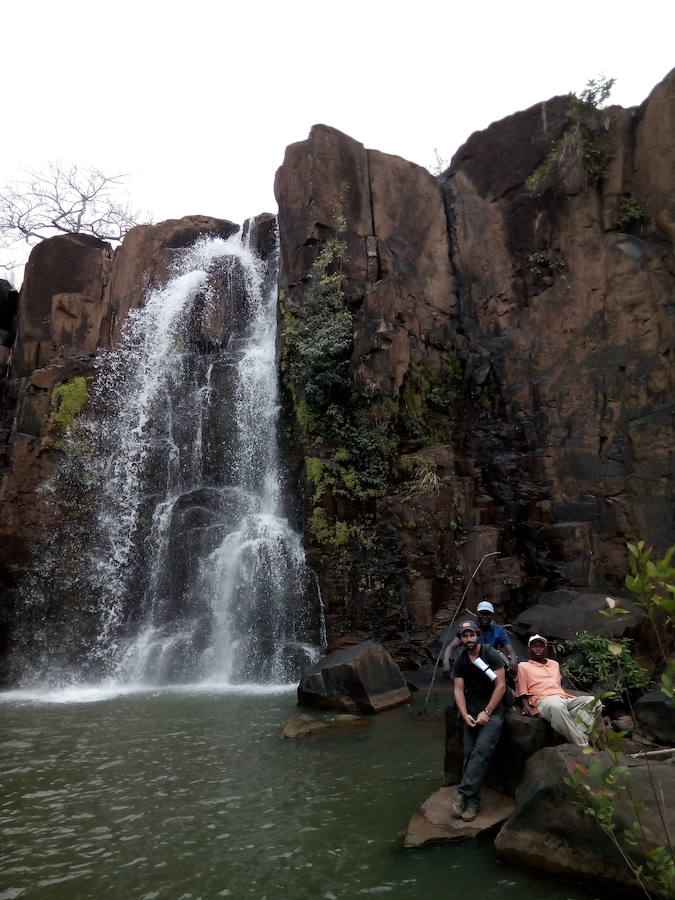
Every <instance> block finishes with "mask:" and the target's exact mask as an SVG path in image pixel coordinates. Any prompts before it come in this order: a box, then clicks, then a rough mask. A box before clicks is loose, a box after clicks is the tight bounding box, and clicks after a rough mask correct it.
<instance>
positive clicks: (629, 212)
mask: <svg viewBox="0 0 675 900" xmlns="http://www.w3.org/2000/svg"><path fill="white" fill-rule="evenodd" d="M644 217H645V211H644V207H643V206H642V204H641V203H640V201H639V200H633V199H632V197H619V200H618V203H617V214H616V227H617V228H618V229H619V230H620V231H628V229H629V228H632V226H633V225H639V224H640V222H642V220H643V219H644Z"/></svg>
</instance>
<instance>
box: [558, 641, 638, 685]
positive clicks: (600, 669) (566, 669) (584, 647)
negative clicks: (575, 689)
mask: <svg viewBox="0 0 675 900" xmlns="http://www.w3.org/2000/svg"><path fill="white" fill-rule="evenodd" d="M565 651H566V652H568V653H573V654H578V655H579V656H580V657H581V661H580V662H577V661H576V659H575V657H574V656H573V657H572V658H571V659H568V660H567V662H565V663H564V664H563V667H562V672H563V675H565V676H566V677H567V678H569V679H570V680H571V681H572V682H573V683H574V684H575V685H578V686H579V687H580V688H581V689H583V690H592V689H593V687H594V686H595V685H597V684H601V685H602V686H603V688H605V689H607V690H608V691H610V692H611V691H613V692H617V693H620V692H621V691H624V690H627V691H639V690H643V689H644V688H645V687H646V686H647V685H648V684H649V680H650V678H649V672H647V670H646V669H643V668H642V666H641V665H639V663H637V662H635V660H634V659H633V657H632V655H631V641H630V639H629V638H606V637H600V636H599V635H595V634H582V635H579V637H578V638H576V639H575V640H573V641H568V642H567V643H566V644H565Z"/></svg>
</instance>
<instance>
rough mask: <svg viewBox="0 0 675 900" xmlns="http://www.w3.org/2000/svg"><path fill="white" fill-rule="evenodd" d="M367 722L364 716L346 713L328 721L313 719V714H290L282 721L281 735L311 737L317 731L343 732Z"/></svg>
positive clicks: (327, 732)
mask: <svg viewBox="0 0 675 900" xmlns="http://www.w3.org/2000/svg"><path fill="white" fill-rule="evenodd" d="M367 723H368V719H367V718H366V717H365V716H352V715H349V714H348V713H345V714H343V715H341V716H335V718H334V719H330V720H329V721H328V722H322V721H320V720H319V719H315V718H314V716H309V715H307V713H301V714H300V715H299V716H292V717H291V718H290V719H288V720H287V721H286V722H285V723H284V727H283V728H282V730H281V736H282V738H286V739H287V740H295V739H296V738H303V737H311V736H312V735H313V734H319V733H323V734H336V733H345V732H349V731H352V730H353V728H355V727H358V726H360V725H366V724H367Z"/></svg>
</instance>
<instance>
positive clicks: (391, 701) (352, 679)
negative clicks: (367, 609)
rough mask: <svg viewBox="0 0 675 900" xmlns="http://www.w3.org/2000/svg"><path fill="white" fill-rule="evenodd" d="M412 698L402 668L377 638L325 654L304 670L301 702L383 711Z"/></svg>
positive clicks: (354, 709) (299, 694) (301, 681)
mask: <svg viewBox="0 0 675 900" xmlns="http://www.w3.org/2000/svg"><path fill="white" fill-rule="evenodd" d="M409 700H410V691H409V689H408V686H407V684H406V683H405V679H404V678H403V675H402V674H401V671H400V669H399V668H398V666H397V665H396V663H395V662H394V660H393V659H392V658H391V656H390V655H389V654H388V653H387V651H386V650H385V649H384V648H383V647H382V646H380V644H376V643H375V642H374V641H364V642H363V643H361V644H357V645H356V646H354V647H348V648H347V649H345V650H338V651H337V652H335V653H330V654H329V655H328V656H324V657H323V659H320V660H319V661H318V662H317V663H314V665H313V666H310V667H309V669H307V670H306V671H305V672H303V675H302V678H301V680H300V684H299V686H298V703H299V704H300V705H302V706H317V707H322V708H324V709H344V710H346V711H347V712H356V711H361V712H371V713H376V712H382V711H383V710H385V709H391V708H392V707H394V706H400V705H401V704H402V703H407V702H408V701H409Z"/></svg>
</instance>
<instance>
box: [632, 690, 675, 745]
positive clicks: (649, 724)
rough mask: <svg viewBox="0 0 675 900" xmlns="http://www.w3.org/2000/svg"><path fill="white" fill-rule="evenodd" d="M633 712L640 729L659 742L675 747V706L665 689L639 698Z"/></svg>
mask: <svg viewBox="0 0 675 900" xmlns="http://www.w3.org/2000/svg"><path fill="white" fill-rule="evenodd" d="M633 712H634V714H635V719H636V721H637V724H638V727H639V730H640V732H641V733H642V734H644V735H646V736H647V737H648V738H650V739H651V740H653V741H656V742H657V744H663V745H664V746H666V747H675V707H673V705H672V703H671V702H670V700H669V699H668V697H666V695H665V694H664V693H663V691H650V692H649V693H648V694H644V695H643V696H642V697H640V699H639V700H637V701H636V702H635V704H634V706H633Z"/></svg>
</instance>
